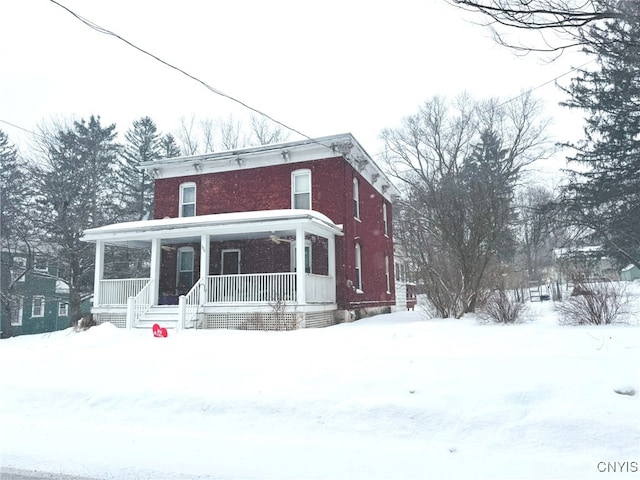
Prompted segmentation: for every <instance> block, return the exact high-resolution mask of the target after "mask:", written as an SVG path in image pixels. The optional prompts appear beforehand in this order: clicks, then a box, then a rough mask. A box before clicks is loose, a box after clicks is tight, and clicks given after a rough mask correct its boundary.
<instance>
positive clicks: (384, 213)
mask: <svg viewBox="0 0 640 480" xmlns="http://www.w3.org/2000/svg"><path fill="white" fill-rule="evenodd" d="M382 224H383V230H384V235H385V237H388V236H389V221H388V217H387V204H386V203H385V202H384V201H383V202H382Z"/></svg>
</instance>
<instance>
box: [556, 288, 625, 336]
mask: <svg viewBox="0 0 640 480" xmlns="http://www.w3.org/2000/svg"><path fill="white" fill-rule="evenodd" d="M628 307H629V297H628V296H627V294H626V289H625V287H624V285H623V284H621V283H619V282H609V281H600V282H597V281H590V280H583V281H580V282H578V283H576V284H574V288H573V293H572V294H571V296H570V297H569V298H567V299H565V300H564V301H563V302H562V303H560V304H558V306H557V307H556V309H557V311H558V312H559V313H560V324H561V325H610V324H612V323H622V322H624V318H625V316H626V314H627V313H628Z"/></svg>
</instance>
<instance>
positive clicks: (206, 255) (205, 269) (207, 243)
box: [200, 234, 211, 304]
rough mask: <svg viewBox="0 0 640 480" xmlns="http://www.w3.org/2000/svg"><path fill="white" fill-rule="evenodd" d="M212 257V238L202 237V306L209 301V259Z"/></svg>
mask: <svg viewBox="0 0 640 480" xmlns="http://www.w3.org/2000/svg"><path fill="white" fill-rule="evenodd" d="M210 257H211V236H210V235H207V234H204V235H201V236H200V304H203V303H206V301H207V297H208V294H207V286H208V285H209V282H208V281H207V277H208V276H209V259H210Z"/></svg>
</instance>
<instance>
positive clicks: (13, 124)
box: [0, 118, 44, 138]
mask: <svg viewBox="0 0 640 480" xmlns="http://www.w3.org/2000/svg"><path fill="white" fill-rule="evenodd" d="M0 123H4V124H6V125H10V126H12V127H14V128H17V129H19V130H22V131H24V132H27V133H30V134H31V135H34V136H36V137H41V138H44V137H42V135H40V134H39V133H36V132H32V131H31V130H29V129H27V128H24V127H21V126H20V125H16V124H15V123H11V122H7V121H6V120H2V119H1V118H0Z"/></svg>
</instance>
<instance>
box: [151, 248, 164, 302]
mask: <svg viewBox="0 0 640 480" xmlns="http://www.w3.org/2000/svg"><path fill="white" fill-rule="evenodd" d="M161 257H162V240H161V239H160V238H154V239H152V240H151V303H152V304H153V305H157V304H158V295H159V291H160V264H161Z"/></svg>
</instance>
